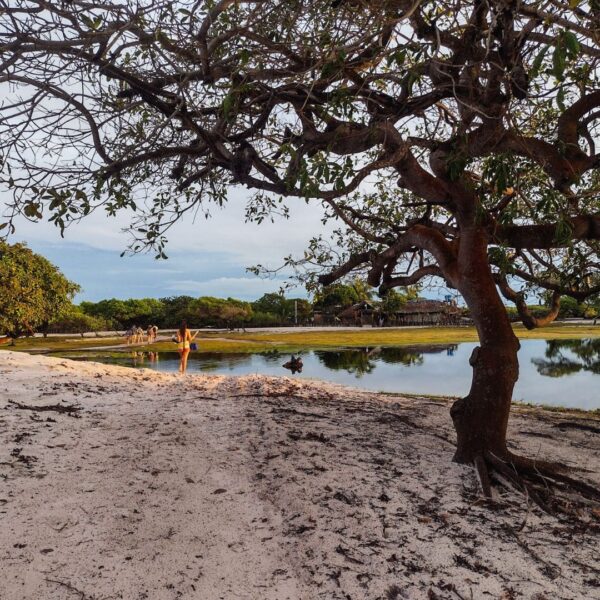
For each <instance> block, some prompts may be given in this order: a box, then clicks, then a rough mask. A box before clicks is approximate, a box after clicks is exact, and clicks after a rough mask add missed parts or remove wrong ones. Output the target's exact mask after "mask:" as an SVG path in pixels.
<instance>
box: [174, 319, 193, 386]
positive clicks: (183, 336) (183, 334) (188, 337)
mask: <svg viewBox="0 0 600 600" xmlns="http://www.w3.org/2000/svg"><path fill="white" fill-rule="evenodd" d="M192 339H193V338H192V334H191V332H190V330H189V329H188V327H187V323H186V322H185V321H182V322H181V326H180V327H179V331H178V332H177V350H178V352H179V358H180V361H179V372H180V373H181V374H182V375H183V373H185V370H186V369H187V361H188V356H189V354H190V343H191V341H192Z"/></svg>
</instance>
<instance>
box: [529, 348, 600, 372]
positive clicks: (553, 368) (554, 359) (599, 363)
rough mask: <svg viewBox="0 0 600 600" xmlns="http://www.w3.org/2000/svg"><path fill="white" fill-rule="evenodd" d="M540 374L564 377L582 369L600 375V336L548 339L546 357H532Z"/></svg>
mask: <svg viewBox="0 0 600 600" xmlns="http://www.w3.org/2000/svg"><path fill="white" fill-rule="evenodd" d="M531 362H532V363H533V364H534V365H535V366H536V368H537V370H538V373H540V375H545V376H546V377H564V376H565V375H572V374H574V373H579V372H580V371H588V372H590V373H594V374H595V375H600V338H595V339H587V340H548V341H547V342H546V351H545V358H532V359H531Z"/></svg>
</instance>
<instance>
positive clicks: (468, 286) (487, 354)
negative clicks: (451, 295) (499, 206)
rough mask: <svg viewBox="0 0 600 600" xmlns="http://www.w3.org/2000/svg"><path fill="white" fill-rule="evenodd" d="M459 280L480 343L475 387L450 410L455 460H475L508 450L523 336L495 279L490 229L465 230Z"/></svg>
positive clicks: (475, 356)
mask: <svg viewBox="0 0 600 600" xmlns="http://www.w3.org/2000/svg"><path fill="white" fill-rule="evenodd" d="M457 279H458V281H457V283H458V287H459V291H460V292H461V294H462V295H463V297H464V299H465V301H466V303H467V306H468V307H469V309H470V310H471V315H472V318H473V321H474V323H475V326H476V328H477V333H478V335H479V342H480V346H478V347H476V348H475V349H474V350H473V353H472V355H471V358H470V360H469V362H470V364H471V366H472V367H473V380H472V383H471V390H470V391H469V394H468V396H466V397H465V398H461V399H460V400H457V401H456V402H455V403H454V405H453V406H452V409H451V411H450V414H451V416H452V420H453V422H454V427H455V429H456V434H457V449H456V454H455V456H454V460H455V461H457V462H462V463H467V462H469V463H470V462H473V461H474V460H475V459H476V458H477V457H480V456H482V455H483V454H485V453H486V452H493V453H494V454H496V455H497V456H500V457H504V456H505V455H506V454H507V449H506V429H507V426H508V415H509V412H510V404H511V400H512V393H513V388H514V385H515V382H516V381H517V379H518V377H519V363H518V359H517V352H518V350H519V341H518V339H517V337H516V336H515V334H514V332H513V330H512V327H511V324H510V321H509V319H508V315H507V313H506V308H505V306H504V304H503V303H502V300H501V299H500V296H499V294H498V290H497V288H496V285H495V283H494V280H493V278H492V272H491V269H490V265H489V262H488V258H487V240H486V239H485V233H484V232H483V231H482V230H480V229H478V228H476V227H473V228H467V230H463V231H461V238H460V248H459V253H458V278H457Z"/></svg>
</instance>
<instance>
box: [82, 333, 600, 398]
mask: <svg viewBox="0 0 600 600" xmlns="http://www.w3.org/2000/svg"><path fill="white" fill-rule="evenodd" d="M475 346H476V344H475V343H462V344H440V345H432V346H396V347H388V348H382V347H364V348H338V349H331V350H304V351H302V352H300V353H298V354H295V355H294V358H300V357H301V360H302V362H303V368H302V369H300V370H299V369H294V370H292V369H286V368H284V366H283V365H284V364H285V363H286V361H287V362H288V363H289V362H290V358H291V356H290V354H282V353H280V352H278V351H277V350H275V349H273V350H271V351H269V352H264V353H261V354H247V353H239V354H230V353H227V354H220V353H214V354H208V353H193V352H192V354H191V355H190V358H189V362H188V371H189V372H190V373H214V374H224V375H247V374H262V375H270V376H280V375H290V373H291V374H292V375H293V376H294V377H299V378H310V379H323V380H326V381H332V382H335V383H340V384H345V385H352V386H356V387H361V388H364V389H368V390H374V391H384V392H400V393H401V392H405V393H411V394H439V395H444V396H461V395H464V394H466V393H467V392H468V389H469V386H470V383H471V377H472V373H473V371H472V369H471V367H469V362H468V361H469V356H470V355H471V353H472V351H473V348H474V347H475ZM78 358H82V359H84V360H85V359H88V360H95V361H99V362H109V363H113V364H120V365H127V366H130V367H136V368H150V369H156V370H159V371H170V372H176V371H177V369H178V367H179V355H178V354H177V352H161V353H152V352H131V353H128V354H118V353H112V354H102V353H94V354H87V355H86V357H85V358H84V357H83V356H81V355H79V356H78ZM519 362H520V364H521V369H520V376H519V381H518V382H517V385H516V386H515V392H514V396H513V398H514V399H515V400H518V401H522V402H528V403H534V404H552V405H555V406H572V407H577V408H583V409H596V408H600V385H598V383H600V379H599V378H598V376H599V375H600V338H596V339H586V340H552V341H546V340H523V341H522V342H521V350H520V351H519ZM290 366H291V365H288V367H290ZM297 366H298V365H297V364H296V367H297ZM566 375H569V377H563V376H566ZM561 377H563V379H562V380H560V381H559V380H558V378H561ZM574 390H577V393H576V394H574V393H573V391H574Z"/></svg>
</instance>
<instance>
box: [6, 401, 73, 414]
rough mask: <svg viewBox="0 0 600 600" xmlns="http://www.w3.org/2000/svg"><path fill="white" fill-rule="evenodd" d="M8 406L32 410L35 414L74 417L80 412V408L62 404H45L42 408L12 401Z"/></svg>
mask: <svg viewBox="0 0 600 600" xmlns="http://www.w3.org/2000/svg"><path fill="white" fill-rule="evenodd" d="M8 403H9V404H12V405H13V406H15V407H16V408H19V409H21V410H33V411H35V412H45V411H52V412H57V413H66V414H69V415H75V413H77V412H79V411H80V410H81V407H80V406H71V405H68V404H67V405H63V404H46V405H43V406H29V405H27V404H21V403H20V402H15V401H14V400H9V401H8Z"/></svg>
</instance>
